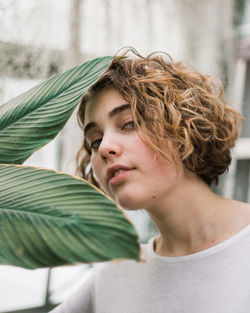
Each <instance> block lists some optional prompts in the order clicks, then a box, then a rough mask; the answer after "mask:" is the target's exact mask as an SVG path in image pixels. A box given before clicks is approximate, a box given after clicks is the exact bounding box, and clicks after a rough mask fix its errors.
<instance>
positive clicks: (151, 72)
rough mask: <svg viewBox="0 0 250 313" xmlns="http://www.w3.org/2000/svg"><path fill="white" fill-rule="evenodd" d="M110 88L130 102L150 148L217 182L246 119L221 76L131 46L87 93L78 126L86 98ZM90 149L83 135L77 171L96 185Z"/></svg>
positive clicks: (84, 104) (93, 96) (81, 105)
mask: <svg viewBox="0 0 250 313" xmlns="http://www.w3.org/2000/svg"><path fill="white" fill-rule="evenodd" d="M130 52H132V53H133V56H132V57H129V56H128V54H129V53H130ZM166 56H167V57H166ZM107 88H113V89H116V90H117V91H119V93H120V94H121V96H122V97H123V98H124V99H125V100H126V101H127V102H128V103H129V104H130V105H131V111H132V117H133V120H134V122H135V126H136V130H137V132H138V134H140V136H142V138H143V140H144V141H145V142H146V143H147V144H148V145H150V146H151V147H152V149H154V150H155V151H156V152H158V153H160V154H161V155H162V156H163V157H165V158H166V159H167V160H172V161H174V162H175V163H176V164H178V160H181V161H182V163H183V164H184V165H185V167H186V168H187V169H189V170H190V171H192V172H193V173H195V174H196V175H198V176H199V177H200V178H201V179H202V180H203V181H204V182H205V183H206V184H208V185H209V186H210V185H211V184H212V183H213V182H214V183H215V184H218V178H219V175H221V174H223V173H224V172H225V171H226V170H228V167H229V165H230V163H231V151H230V149H231V148H232V147H233V146H234V145H235V141H236V139H237V137H238V132H239V126H240V122H241V120H242V116H241V115H240V114H239V113H238V112H236V111H235V110H234V109H232V108H231V107H230V106H229V105H228V104H227V101H226V99H225V98H224V96H223V88H222V84H221V82H220V81H219V80H215V79H213V78H212V77H211V76H208V75H206V76H205V75H202V74H200V73H198V72H196V71H194V70H191V69H188V68H187V67H186V66H185V65H184V64H183V63H181V62H176V63H175V62H173V61H172V59H171V58H170V56H168V55H167V54H159V53H153V54H150V55H149V56H147V57H142V56H141V55H139V54H138V52H137V51H135V50H134V49H131V48H130V49H128V50H126V51H125V53H123V54H122V55H120V56H115V57H114V59H113V61H112V63H111V65H110V66H109V68H108V70H107V71H106V72H105V73H104V74H103V75H102V76H101V77H100V78H99V80H98V81H97V82H96V83H95V84H94V85H92V86H91V87H90V89H89V90H88V91H87V93H86V94H85V95H84V96H83V98H82V100H81V103H80V107H79V111H78V121H79V124H80V126H82V127H83V126H84V113H85V108H86V105H87V103H88V102H89V101H90V100H93V99H94V98H95V97H96V96H97V95H99V94H100V93H101V92H102V91H104V90H105V89H107ZM166 151H167V153H166ZM176 152H177V153H176ZM90 155H91V151H90V149H89V147H88V146H87V143H86V141H85V140H84V141H83V145H82V147H81V149H80V150H79V152H78V155H77V160H78V164H79V165H78V172H79V173H80V175H81V176H82V177H83V178H85V179H87V180H89V181H90V182H91V183H93V184H95V185H96V186H98V183H97V182H96V180H95V179H94V176H93V172H92V169H91V164H90ZM176 156H178V157H176ZM177 159H178V160H177Z"/></svg>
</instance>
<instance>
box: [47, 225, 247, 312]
mask: <svg viewBox="0 0 250 313" xmlns="http://www.w3.org/2000/svg"><path fill="white" fill-rule="evenodd" d="M153 242H154V238H152V239H151V240H150V241H149V243H148V244H147V245H143V246H142V248H143V257H144V258H145V259H146V262H145V263H136V262H134V261H122V262H106V263H104V264H102V265H101V266H100V265H99V266H97V268H96V269H95V270H94V273H93V274H92V276H91V277H90V279H89V280H88V281H87V282H86V283H84V285H83V286H82V287H81V288H80V289H79V290H78V291H77V292H76V293H74V294H73V295H71V296H70V297H69V298H68V299H67V300H66V301H65V302H64V303H63V304H62V305H60V306H58V307H57V308H56V309H54V310H53V311H52V312H53V313H93V312H95V313H249V312H250V225H249V226H248V227H246V228H244V229H243V230H242V231H240V232H239V233H237V234H235V235H234V236H232V237H231V238H229V239H227V240H225V241H223V242H221V243H219V244H218V245H216V246H214V247H211V248H209V249H206V250H203V251H201V252H198V253H194V254H191V255H187V256H182V257H163V256H159V255H157V254H155V252H154V250H153ZM52 312H51V313H52Z"/></svg>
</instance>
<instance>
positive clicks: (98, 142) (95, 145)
mask: <svg viewBox="0 0 250 313" xmlns="http://www.w3.org/2000/svg"><path fill="white" fill-rule="evenodd" d="M101 141H102V140H101V139H97V140H95V141H93V142H91V144H90V147H91V149H93V150H96V149H98V148H99V146H100V144H101Z"/></svg>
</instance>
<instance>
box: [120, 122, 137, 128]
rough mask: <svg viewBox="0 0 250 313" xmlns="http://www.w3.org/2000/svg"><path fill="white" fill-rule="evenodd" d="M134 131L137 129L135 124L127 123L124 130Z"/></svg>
mask: <svg viewBox="0 0 250 313" xmlns="http://www.w3.org/2000/svg"><path fill="white" fill-rule="evenodd" d="M128 128H129V129H134V128H135V123H134V122H133V121H130V122H128V123H125V124H124V126H123V129H128Z"/></svg>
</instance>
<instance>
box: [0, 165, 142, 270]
mask: <svg viewBox="0 0 250 313" xmlns="http://www.w3.org/2000/svg"><path fill="white" fill-rule="evenodd" d="M0 185H1V186H2V187H1V190H0V263H1V264H11V265H16V266H21V267H25V268H29V269H32V268H37V267H50V266H56V265H62V264H72V263H75V262H97V261H104V260H111V259H124V258H126V259H127V258H128V259H134V260H139V258H140V252H139V241H138V236H137V234H136V232H135V230H134V228H133V226H132V224H131V223H130V222H129V221H128V219H126V217H125V216H124V213H123V211H122V210H121V209H119V208H118V207H116V205H115V203H114V202H113V201H111V200H110V199H108V198H107V197H106V196H105V195H104V194H103V193H101V192H100V191H99V190H97V189H96V188H95V187H93V186H92V185H90V184H89V183H88V182H86V181H84V180H82V179H79V178H76V177H73V176H70V175H67V174H64V173H58V172H55V171H52V170H45V169H38V168H33V167H27V166H18V165H16V166H15V165H0Z"/></svg>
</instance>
